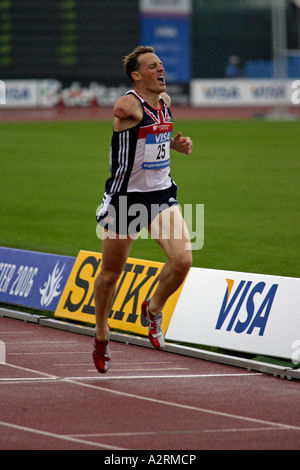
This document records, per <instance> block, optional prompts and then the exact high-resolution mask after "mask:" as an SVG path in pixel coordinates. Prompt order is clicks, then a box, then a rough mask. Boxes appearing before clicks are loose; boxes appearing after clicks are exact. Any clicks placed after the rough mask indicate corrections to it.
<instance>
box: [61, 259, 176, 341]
mask: <svg viewBox="0 0 300 470" xmlns="http://www.w3.org/2000/svg"><path fill="white" fill-rule="evenodd" d="M101 261H102V254H101V253H95V252H89V251H80V252H79V254H78V256H77V259H76V261H75V264H74V266H73V269H72V271H71V273H70V276H69V279H68V281H67V283H66V286H65V289H64V291H63V293H62V296H61V298H60V301H59V303H58V305H57V308H56V311H55V316H56V317H60V318H65V319H70V320H75V321H81V322H86V323H91V324H95V303H94V294H93V289H94V282H95V279H96V277H97V275H98V273H99V272H100V269H101ZM162 267H163V263H158V262H154V261H145V260H139V259H134V258H128V260H127V263H126V265H125V267H124V270H123V273H122V274H121V276H120V279H119V281H118V284H117V287H116V295H115V298H114V300H113V304H112V307H111V310H110V314H109V320H108V323H109V325H110V327H111V328H112V329H118V330H121V331H124V332H130V333H135V334H138V335H145V336H147V335H148V328H147V325H146V321H145V319H144V318H143V317H142V316H141V305H142V303H143V301H144V300H145V299H146V298H149V297H151V295H152V294H153V293H154V291H155V289H156V286H157V283H158V278H159V274H160V272H161V270H162ZM181 289H182V287H181V288H180V289H178V290H177V291H176V292H175V293H174V294H173V295H172V296H171V297H170V298H169V299H168V301H167V302H166V304H165V306H164V308H163V323H162V328H163V331H164V333H165V332H166V330H167V328H168V326H169V323H170V320H171V318H172V315H173V312H174V309H175V306H176V303H177V300H178V298H179V295H180V292H181Z"/></svg>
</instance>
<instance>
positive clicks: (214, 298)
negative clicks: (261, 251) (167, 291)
mask: <svg viewBox="0 0 300 470" xmlns="http://www.w3.org/2000/svg"><path fill="white" fill-rule="evenodd" d="M166 339H167V340H172V341H180V342H185V343H192V344H197V345H208V346H216V347H220V348H225V349H229V350H234V351H243V352H249V353H253V354H263V355H267V356H274V357H282V358H287V359H289V360H299V357H300V354H299V352H300V279H298V278H285V277H277V276H268V275H259V274H250V273H239V272H232V271H221V270H220V271H218V270H210V269H201V268H192V269H191V270H190V273H189V275H188V277H187V279H186V281H185V284H184V287H183V290H182V292H181V295H180V297H179V299H178V302H177V305H176V308H175V311H174V313H173V316H172V319H171V322H170V325H169V328H168V330H167V333H166Z"/></svg>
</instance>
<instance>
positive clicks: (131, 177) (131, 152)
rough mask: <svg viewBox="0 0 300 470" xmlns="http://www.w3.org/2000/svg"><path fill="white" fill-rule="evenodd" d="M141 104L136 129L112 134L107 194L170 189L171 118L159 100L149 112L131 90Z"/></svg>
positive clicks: (133, 91) (164, 105) (131, 91)
mask: <svg viewBox="0 0 300 470" xmlns="http://www.w3.org/2000/svg"><path fill="white" fill-rule="evenodd" d="M128 94H133V95H134V96H136V98H137V99H138V100H139V101H140V102H141V105H142V107H143V111H144V113H143V119H142V121H141V122H140V123H139V124H138V125H137V126H135V127H133V128H131V129H127V130H125V131H122V132H115V131H114V132H113V136H112V141H111V149H110V170H111V177H110V178H109V179H108V180H107V182H106V186H105V191H106V193H109V194H112V193H120V194H124V193H126V192H133V191H138V192H139V191H142V192H149V191H157V190H162V189H166V188H169V187H170V186H171V185H172V179H171V177H170V143H171V136H172V130H173V123H172V114H171V111H170V109H169V108H168V107H167V105H166V103H165V102H164V100H163V99H162V98H161V97H160V109H154V108H152V107H151V106H150V105H149V104H148V103H147V102H146V101H145V100H143V98H142V97H141V96H139V94H138V93H137V91H136V90H130V91H129V92H128V93H127V95H128Z"/></svg>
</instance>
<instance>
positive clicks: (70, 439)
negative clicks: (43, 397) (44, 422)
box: [0, 421, 127, 450]
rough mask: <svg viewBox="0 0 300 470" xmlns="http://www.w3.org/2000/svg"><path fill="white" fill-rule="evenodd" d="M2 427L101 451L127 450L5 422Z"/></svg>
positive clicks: (2, 422) (1, 422)
mask: <svg viewBox="0 0 300 470" xmlns="http://www.w3.org/2000/svg"><path fill="white" fill-rule="evenodd" d="M0 426H4V427H7V428H10V429H16V430H17V431H24V432H30V433H32V434H37V435H38V436H46V437H52V438H54V439H59V440H61V441H67V442H75V443H76V444H83V445H86V446H93V447H99V448H100V449H109V450H127V449H124V448H122V447H116V446H110V445H108V444H100V443H97V442H92V441H86V440H84V439H78V438H76V437H72V436H63V435H61V434H56V433H53V432H48V431H42V430H41V429H34V428H28V427H26V426H19V425H17V424H12V423H7V422H5V421H0Z"/></svg>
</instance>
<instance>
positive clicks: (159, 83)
mask: <svg viewBox="0 0 300 470" xmlns="http://www.w3.org/2000/svg"><path fill="white" fill-rule="evenodd" d="M139 62H140V68H139V70H138V75H139V78H140V85H143V86H144V88H145V89H147V90H148V91H149V92H152V93H157V94H160V93H163V92H164V91H166V82H165V69H164V67H163V65H162V62H161V60H160V59H159V58H158V57H157V55H155V54H152V53H147V54H142V55H140V57H139Z"/></svg>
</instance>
